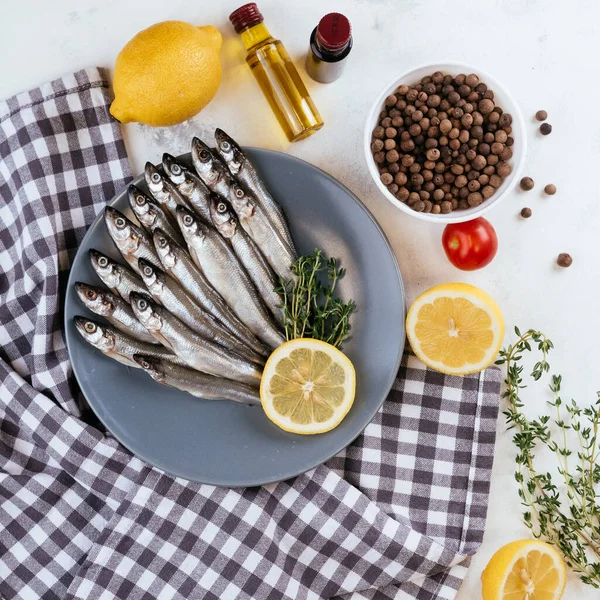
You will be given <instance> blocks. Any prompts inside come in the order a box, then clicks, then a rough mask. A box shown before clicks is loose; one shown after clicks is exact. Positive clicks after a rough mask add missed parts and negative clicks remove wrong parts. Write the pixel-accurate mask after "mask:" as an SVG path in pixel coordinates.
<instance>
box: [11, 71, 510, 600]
mask: <svg viewBox="0 0 600 600" xmlns="http://www.w3.org/2000/svg"><path fill="white" fill-rule="evenodd" d="M110 100H111V98H110V94H109V90H108V84H107V81H106V77H105V74H104V72H103V71H102V70H96V69H88V70H86V71H80V72H79V73H76V74H75V75H72V76H68V77H65V78H63V79H61V80H58V81H55V82H52V83H50V84H46V85H44V86H41V87H40V88H38V89H36V90H33V91H31V92H28V93H26V94H20V95H18V96H16V97H14V98H12V99H9V100H8V101H6V102H5V103H0V200H1V205H0V221H1V223H0V267H1V269H0V270H1V273H0V344H1V346H2V348H1V349H0V419H1V420H0V436H1V437H0V467H1V469H2V470H1V473H0V527H2V535H1V536H0V594H2V595H3V596H4V597H6V598H23V599H29V598H86V599H93V598H102V599H105V598H113V597H114V598H128V599H137V598H140V599H141V598H181V599H183V598H186V599H187V598H203V599H204V598H207V599H212V598H215V599H216V598H222V599H223V598H224V599H229V598H231V599H238V598H248V599H249V598H253V599H259V600H260V599H267V598H269V599H271V598H282V599H283V598H285V599H287V598H289V599H313V598H314V599H316V598H344V599H346V598H352V599H353V600H357V599H359V598H365V599H366V598H369V599H375V598H377V599H386V598H419V599H423V600H424V599H432V598H440V599H447V600H450V599H451V598H454V596H455V594H456V590H457V589H458V587H459V585H460V582H461V580H462V578H463V577H464V574H465V573H466V568H467V566H468V560H469V559H468V557H469V556H470V555H471V554H473V553H474V552H475V551H476V549H477V547H478V546H479V544H480V543H481V539H482V536H483V529H484V525H485V515H486V509H487V500H488V492H489V479H490V474H491V467H492V460H493V448H494V441H495V424H496V418H497V411H498V394H499V388H500V373H499V371H498V370H497V369H489V370H487V371H485V372H483V373H480V374H477V375H470V376H466V377H450V376H444V375H441V374H439V373H435V372H433V371H430V370H428V369H426V368H425V367H424V366H423V365H422V364H421V363H420V362H419V361H418V360H417V359H416V358H415V357H414V356H412V355H409V354H407V355H405V357H404V360H403V363H402V366H401V368H400V371H399V373H398V378H397V380H396V382H395V384H394V388H393V390H392V391H391V393H390V395H389V397H388V399H387V400H386V401H385V403H384V405H383V407H382V409H381V410H380V412H379V413H378V414H377V415H376V417H375V419H374V420H373V421H372V423H370V424H369V425H368V427H367V428H366V430H365V432H364V433H363V434H362V435H361V436H360V437H359V438H358V439H357V440H356V441H355V442H354V443H353V444H352V445H350V446H349V447H348V448H347V449H346V450H344V451H343V452H342V453H340V454H339V455H338V456H336V457H334V458H333V459H331V460H330V461H328V463H327V464H325V465H321V466H319V467H317V468H316V469H313V470H312V471H310V472H308V473H305V474H303V475H300V476H299V477H296V478H295V479H293V480H290V481H285V482H281V483H278V484H273V485H269V486H265V487H262V488H248V489H233V490H229V489H224V488H216V487H214V486H208V485H201V484H196V483H192V482H188V481H185V480H183V479H180V478H174V477H171V476H170V475H168V474H166V473H164V472H162V471H160V470H158V469H155V468H153V467H151V466H149V465H147V464H145V463H144V462H143V461H141V460H140V459H138V458H136V457H135V456H133V455H132V454H131V453H130V452H129V451H128V450H126V449H125V448H124V447H122V446H121V445H120V444H119V443H118V442H117V441H116V440H115V439H114V438H112V437H110V436H108V435H106V434H105V433H104V432H103V431H101V430H100V429H98V428H96V427H94V426H93V425H90V424H89V422H88V421H87V419H86V415H85V414H83V415H82V413H81V410H80V407H79V403H78V396H79V392H78V388H77V384H76V382H75V381H74V378H73V376H72V373H71V367H70V363H69V359H68V356H67V352H66V346H65V341H64V327H63V325H64V324H63V323H62V301H63V299H64V294H63V292H64V285H65V283H66V278H67V274H68V269H69V267H70V264H71V261H72V259H73V256H74V253H75V252H76V249H77V246H78V244H79V242H80V240H81V238H82V236H83V234H84V233H85V230H86V227H87V226H89V224H90V223H91V222H92V221H93V219H94V218H95V216H96V215H97V214H98V212H100V211H101V210H102V209H103V207H104V205H105V203H106V201H108V200H110V198H111V197H112V196H113V195H114V194H115V192H116V191H118V189H119V188H120V187H122V186H123V185H124V184H125V183H126V182H127V181H128V180H129V179H130V172H129V167H128V164H127V158H126V152H125V147H124V144H123V141H122V138H121V132H120V129H119V127H118V125H117V124H116V123H115V122H114V120H112V119H111V118H110V115H109V113H108V105H109V104H110ZM165 150H168V149H165ZM101 359H102V358H101Z"/></svg>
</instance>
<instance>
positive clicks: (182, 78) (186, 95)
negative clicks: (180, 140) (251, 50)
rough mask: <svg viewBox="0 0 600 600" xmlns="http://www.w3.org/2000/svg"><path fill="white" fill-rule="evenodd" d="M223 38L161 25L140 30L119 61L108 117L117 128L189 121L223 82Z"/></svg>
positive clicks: (208, 30)
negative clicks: (140, 124)
mask: <svg viewBox="0 0 600 600" xmlns="http://www.w3.org/2000/svg"><path fill="white" fill-rule="evenodd" d="M222 41H223V39H222V37H221V33H220V32H219V30H218V29H216V28H215V27H213V26H212V25H207V26H205V27H196V26H195V25H190V24H189V23H184V22H182V21H164V22H163V23H156V25H152V26H151V27H148V29H144V30H143V31H140V32H139V33H138V34H137V35H136V36H135V37H134V38H133V39H132V40H130V41H129V42H128V43H127V45H126V46H125V47H124V48H123V50H121V52H120V53H119V55H118V56H117V60H116V63H115V71H114V78H113V87H114V90H115V99H114V101H113V103H112V104H111V107H110V112H111V114H112V116H113V117H115V119H118V120H119V121H121V123H128V122H130V121H138V122H140V123H145V124H146V125H152V126H154V127H161V126H168V125H175V124H177V123H181V122H182V121H185V120H186V119H189V118H191V117H193V116H194V115H195V114H197V113H198V112H199V111H200V110H202V109H203V108H204V107H205V106H206V105H207V104H208V103H209V102H210V101H211V100H212V99H213V97H214V95H215V94H216V93H217V89H218V88H219V84H220V83H221V61H220V57H219V52H220V50H221V44H222Z"/></svg>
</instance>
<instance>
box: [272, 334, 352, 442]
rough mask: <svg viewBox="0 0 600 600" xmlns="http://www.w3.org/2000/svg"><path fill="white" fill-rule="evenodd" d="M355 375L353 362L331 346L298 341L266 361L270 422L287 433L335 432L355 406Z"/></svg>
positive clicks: (279, 350) (293, 341)
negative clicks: (335, 428)
mask: <svg viewBox="0 0 600 600" xmlns="http://www.w3.org/2000/svg"><path fill="white" fill-rule="evenodd" d="M355 386H356V374H355V372H354V366H353V365H352V363H351V362H350V359H349V358H348V357H347V356H346V355H345V354H343V353H342V352H340V351H339V350H338V349H337V348H334V347H333V346H331V345H330V344H327V343H325V342H322V341H320V340H313V339H308V338H299V339H295V340H291V341H289V342H286V343H285V344H282V345H281V346H279V348H277V349H276V350H275V351H274V352H273V354H271V356H270V357H269V360H267V364H266V365H265V369H264V372H263V376H262V380H261V383H260V399H261V402H262V406H263V409H264V411H265V413H266V414H267V417H269V419H271V421H273V423H275V425H278V426H279V427H281V428H282V429H285V431H291V432H292V433H301V434H305V435H310V434H314V433H325V432H326V431H330V430H331V429H333V428H334V427H336V426H337V425H339V423H340V422H341V420H342V419H343V418H344V417H345V416H346V415H347V414H348V411H349V410H350V407H351V406H352V403H353V402H354V391H355Z"/></svg>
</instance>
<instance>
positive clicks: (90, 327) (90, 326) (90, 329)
mask: <svg viewBox="0 0 600 600" xmlns="http://www.w3.org/2000/svg"><path fill="white" fill-rule="evenodd" d="M84 328H85V330H86V331H87V332H88V333H94V331H96V325H94V323H92V322H91V321H86V323H85V325H84Z"/></svg>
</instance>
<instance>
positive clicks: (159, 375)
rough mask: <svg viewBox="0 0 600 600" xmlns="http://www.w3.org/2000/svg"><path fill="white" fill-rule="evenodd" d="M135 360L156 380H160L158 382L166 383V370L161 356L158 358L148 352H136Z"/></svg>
mask: <svg viewBox="0 0 600 600" xmlns="http://www.w3.org/2000/svg"><path fill="white" fill-rule="evenodd" d="M133 360H135V362H136V363H137V364H138V365H140V367H141V368H142V369H144V371H146V373H148V375H150V377H152V379H154V381H158V383H164V381H165V371H164V366H163V361H162V359H161V358H156V357H154V356H148V355H146V354H134V355H133Z"/></svg>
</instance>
